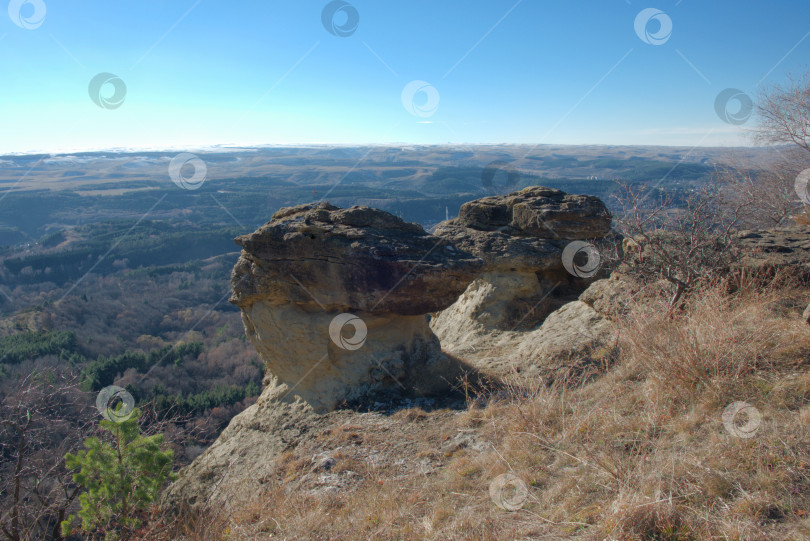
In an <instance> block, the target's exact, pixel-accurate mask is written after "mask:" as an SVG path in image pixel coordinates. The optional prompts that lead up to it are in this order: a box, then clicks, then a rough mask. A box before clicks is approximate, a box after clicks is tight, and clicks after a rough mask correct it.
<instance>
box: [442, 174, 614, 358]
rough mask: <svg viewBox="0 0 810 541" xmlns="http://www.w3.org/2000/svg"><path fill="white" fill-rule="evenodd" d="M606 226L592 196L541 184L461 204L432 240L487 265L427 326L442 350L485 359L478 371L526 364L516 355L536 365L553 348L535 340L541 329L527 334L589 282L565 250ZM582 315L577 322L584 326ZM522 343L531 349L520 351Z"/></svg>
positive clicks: (605, 212)
mask: <svg viewBox="0 0 810 541" xmlns="http://www.w3.org/2000/svg"><path fill="white" fill-rule="evenodd" d="M610 224H611V215H610V213H609V212H608V210H607V208H606V207H605V205H604V204H603V203H602V201H600V200H599V199H598V198H596V197H593V196H587V195H571V194H567V193H565V192H562V191H560V190H555V189H552V188H545V187H542V186H534V187H529V188H526V189H524V190H521V191H519V192H516V193H513V194H509V195H504V196H491V197H485V198H483V199H477V200H475V201H470V202H468V203H465V204H464V205H462V207H461V211H460V212H459V216H458V218H455V219H453V220H449V221H446V222H442V223H441V224H439V226H438V227H437V228H436V229H435V231H434V234H435V235H437V236H440V237H443V238H445V239H447V240H448V241H450V242H452V243H453V244H454V245H455V246H457V247H459V248H461V249H462V250H464V251H467V252H470V253H471V254H473V255H475V256H477V257H479V258H481V259H482V260H484V262H485V266H484V269H483V272H482V274H481V275H480V276H478V278H476V280H475V281H474V282H473V283H472V284H470V286H469V287H468V288H467V290H466V291H465V292H464V293H463V294H462V295H461V297H460V298H459V300H458V301H457V302H456V303H454V304H453V305H452V306H450V307H449V308H447V309H446V310H444V311H443V312H441V313H440V314H439V315H438V316H437V317H436V318H434V320H433V321H432V322H431V327H432V328H433V330H434V331H435V332H436V334H437V335H438V336H439V338H440V340H441V342H442V346H443V347H444V348H445V350H447V351H451V352H453V353H454V354H459V355H461V356H465V358H471V357H475V358H479V359H484V358H486V360H485V361H482V362H481V366H486V367H488V368H492V367H496V368H497V367H499V366H504V367H507V368H508V366H509V365H510V363H511V364H514V365H520V366H526V363H525V362H523V361H522V360H519V359H518V358H519V357H521V358H524V359H525V358H532V359H534V360H536V361H537V362H541V361H540V360H538V356H541V353H542V352H543V351H546V350H547V351H556V350H557V349H558V348H557V346H553V347H552V343H551V342H548V343H542V342H539V341H537V340H536V339H537V337H538V336H540V334H543V333H540V330H539V329H538V330H537V331H536V334H532V335H531V337H529V334H531V333H528V334H527V331H533V330H535V329H536V328H537V327H538V325H540V324H542V323H543V321H544V320H546V318H547V317H549V314H551V313H553V312H554V311H555V310H557V309H559V308H561V307H563V306H564V305H565V304H566V303H568V302H571V301H575V300H576V299H577V297H578V296H579V295H580V293H582V291H584V290H585V289H586V288H587V286H588V284H589V283H590V282H591V279H590V278H591V277H590V276H574V275H573V274H571V273H570V272H568V271H567V270H566V268H565V265H564V261H563V253H564V250H565V249H566V246H568V245H569V244H570V243H572V242H574V241H584V240H593V239H599V238H603V237H605V236H606V235H608V234H609V233H610ZM571 310H572V309H569V312H570V311H571ZM584 310H585V308H584V307H581V310H580V312H583V311H584ZM567 313H568V312H567ZM571 313H572V314H573V312H571ZM569 315H570V314H569ZM581 315H582V314H581V313H578V316H577V318H578V319H580V320H583V321H584V319H583V318H582V317H579V316H581ZM585 319H587V318H585ZM559 322H560V318H555V320H552V321H551V322H549V327H548V328H547V329H546V331H547V332H545V335H547V336H549V337H550V336H551V335H552V334H556V335H557V336H558V337H559V336H560V332H558V331H559V330H560V329H561V327H564V325H559ZM553 325H557V327H556V328H554V327H553ZM524 338H527V339H530V341H531V342H533V343H535V346H529V345H527V346H526V347H524V348H523V349H519V346H520V343H521V341H522V340H523V339H524ZM549 340H552V339H551V338H549ZM557 341H558V342H559V340H557ZM560 347H563V346H562V342H560ZM518 351H520V354H519V355H518V354H517V352H518ZM513 354H514V355H513ZM542 356H543V358H544V359H545V356H544V354H543V355H542Z"/></svg>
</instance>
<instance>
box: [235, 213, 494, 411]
mask: <svg viewBox="0 0 810 541" xmlns="http://www.w3.org/2000/svg"><path fill="white" fill-rule="evenodd" d="M236 242H237V244H239V245H240V246H241V247H242V255H241V257H240V258H239V261H238V262H237V264H236V266H235V268H234V270H233V275H232V280H231V281H232V284H233V297H232V298H231V302H232V303H234V304H235V305H237V306H238V307H239V308H240V309H241V310H242V320H243V322H244V325H245V331H246V333H247V336H248V338H249V339H250V341H251V342H252V343H253V345H254V347H255V348H256V350H257V351H258V352H259V355H260V356H261V358H262V359H263V360H264V362H265V365H266V368H267V377H266V378H265V384H266V385H267V386H268V387H270V388H271V390H270V391H266V392H268V393H271V394H274V395H275V396H277V397H279V398H280V397H284V396H286V397H288V398H293V397H299V398H301V399H302V400H304V401H305V402H306V403H308V404H309V405H311V406H312V407H313V408H314V409H315V410H316V411H328V410H331V409H333V408H335V407H336V406H337V405H339V404H342V403H352V402H354V401H357V400H361V399H363V398H364V397H368V396H371V395H374V394H377V393H384V392H390V391H397V392H404V393H407V394H416V395H420V394H431V393H437V392H441V391H445V390H447V389H449V387H450V386H451V385H452V384H453V383H455V381H454V380H455V378H457V376H458V375H459V374H458V372H457V369H458V366H457V365H455V364H454V362H453V361H452V360H450V359H448V358H447V357H445V356H444V355H442V353H441V349H440V347H439V341H438V339H437V338H436V336H435V335H434V334H433V332H432V331H431V330H430V328H429V327H428V323H427V319H426V317H425V314H427V313H430V312H435V311H438V310H442V309H444V308H446V307H447V306H449V305H451V304H452V303H453V302H455V300H456V299H457V298H458V296H459V295H460V294H461V292H462V291H464V289H465V288H466V287H467V286H468V285H469V283H470V282H471V281H472V280H473V279H474V278H475V276H476V275H477V274H478V273H479V271H480V269H481V267H482V265H483V263H482V262H481V261H480V260H479V259H477V258H476V257H474V256H472V255H470V254H468V253H466V252H464V251H462V250H459V249H457V248H455V247H454V246H453V245H452V244H451V243H450V242H449V241H448V240H446V239H442V238H439V237H434V236H432V235H429V234H427V233H426V232H425V231H424V230H423V229H422V227H421V226H419V225H417V224H412V223H407V222H404V221H402V220H401V219H399V218H397V217H396V216H393V215H392V214H389V213H387V212H384V211H381V210H377V209H371V208H368V207H352V208H349V209H341V208H337V207H334V206H331V205H329V204H327V203H321V204H318V205H302V206H298V207H292V208H285V209H281V210H280V211H278V212H277V213H276V214H275V215H274V216H273V218H272V220H271V221H270V222H268V223H267V224H265V225H264V226H262V227H261V228H259V229H258V230H257V231H255V232H254V233H251V234H250V235H245V236H242V237H238V238H237V239H236Z"/></svg>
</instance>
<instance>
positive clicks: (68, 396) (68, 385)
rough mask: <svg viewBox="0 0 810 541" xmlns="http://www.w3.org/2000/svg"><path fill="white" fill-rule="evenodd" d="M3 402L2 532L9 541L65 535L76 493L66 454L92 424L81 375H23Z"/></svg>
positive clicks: (51, 372) (0, 447) (0, 441)
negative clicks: (65, 522)
mask: <svg viewBox="0 0 810 541" xmlns="http://www.w3.org/2000/svg"><path fill="white" fill-rule="evenodd" d="M18 383H19V385H18V388H17V390H16V391H14V392H12V393H11V394H9V395H7V396H5V397H4V399H3V400H2V403H0V477H1V478H2V481H0V509H2V514H0V534H2V536H3V537H4V538H5V539H8V540H9V541H27V540H29V539H62V535H61V531H60V529H59V524H60V522H61V521H62V520H64V519H65V518H66V516H67V512H68V510H69V508H70V507H71V505H73V502H74V500H75V498H76V496H77V493H78V491H77V488H76V486H75V485H74V483H73V480H72V476H71V474H70V472H68V471H67V470H66V469H65V468H64V456H65V453H66V452H68V451H74V450H75V449H76V448H78V447H79V446H80V444H81V442H82V441H83V439H84V438H85V437H87V436H88V435H90V431H91V430H93V427H94V424H95V423H92V422H91V415H92V412H94V411H95V410H91V408H90V404H89V401H88V399H87V397H86V396H85V395H84V394H83V393H81V391H79V389H78V379H77V378H76V377H75V376H74V375H72V374H69V373H66V372H63V371H55V370H49V371H36V372H32V373H31V374H29V375H27V376H25V377H24V378H22V379H21V380H20V381H19V382H18Z"/></svg>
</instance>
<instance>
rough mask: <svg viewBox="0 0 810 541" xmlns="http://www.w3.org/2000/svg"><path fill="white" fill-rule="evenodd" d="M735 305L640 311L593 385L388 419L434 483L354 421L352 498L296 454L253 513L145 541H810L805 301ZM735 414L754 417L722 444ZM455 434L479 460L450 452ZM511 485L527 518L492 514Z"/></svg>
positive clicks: (518, 382) (748, 298) (773, 290)
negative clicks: (323, 486) (379, 454)
mask: <svg viewBox="0 0 810 541" xmlns="http://www.w3.org/2000/svg"><path fill="white" fill-rule="evenodd" d="M728 289H729V288H728V286H727V284H717V285H714V286H711V287H706V288H705V289H704V290H702V291H700V292H698V293H697V294H695V295H694V296H693V297H692V299H691V300H690V302H689V304H688V305H687V306H686V307H685V308H684V310H683V311H682V312H680V313H678V314H675V315H674V316H672V317H669V316H667V315H666V309H665V308H666V299H664V298H661V299H657V298H656V297H655V296H653V297H652V299H649V298H647V299H645V300H644V301H643V302H639V303H638V304H636V305H635V306H632V307H631V309H630V310H629V312H628V313H627V314H626V315H625V316H622V317H621V318H619V319H618V321H617V324H618V326H619V329H620V354H619V359H618V360H617V362H616V363H615V365H614V366H613V367H612V368H611V369H610V371H608V372H607V373H605V374H602V375H601V376H599V377H597V378H595V379H592V380H591V381H589V382H587V383H584V384H580V385H577V386H570V385H569V386H565V385H562V384H560V383H557V384H555V385H554V386H552V387H548V386H546V385H544V384H543V382H541V381H530V380H526V379H520V378H518V377H517V376H516V377H515V378H514V379H513V380H512V381H510V382H507V387H508V388H509V389H510V392H508V393H499V394H498V395H497V397H490V398H489V399H488V400H487V401H486V405H485V406H481V405H480V404H481V402H479V401H471V403H470V405H469V407H468V408H467V409H466V410H462V411H455V412H454V411H447V410H438V411H427V412H426V411H422V410H419V409H412V410H406V411H402V412H399V413H397V414H395V415H393V416H390V418H388V420H387V421H386V422H388V423H390V426H393V427H395V428H396V427H400V428H401V430H402V436H401V437H402V438H407V439H408V440H409V442H411V443H412V444H413V447H412V448H413V450H414V451H413V453H412V454H413V455H414V456H409V457H405V458H406V459H407V460H414V461H416V460H423V461H429V462H430V463H431V464H433V465H434V467H432V468H431V469H428V470H426V471H425V472H419V471H418V470H413V469H410V470H407V471H405V470H403V466H402V464H401V462H397V461H395V460H390V459H386V460H381V461H380V460H376V461H375V460H369V459H367V458H363V456H366V457H368V455H363V454H362V453H361V454H359V455H358V454H356V453H355V454H353V452H352V449H359V448H363V447H364V446H366V447H371V448H374V447H378V448H381V447H385V446H386V445H387V443H386V441H390V438H391V434H388V435H385V436H384V438H381V439H376V440H375V436H376V435H377V434H378V432H379V428H378V427H377V428H375V427H372V426H365V425H364V424H363V422H362V420H358V421H357V422H356V424H352V425H350V426H348V427H345V426H343V427H341V426H336V427H335V428H334V429H332V430H329V431H327V433H324V434H323V435H321V436H319V442H318V445H322V446H323V447H324V448H332V449H338V450H340V452H342V453H344V455H343V456H341V457H340V458H338V459H337V463H336V468H335V469H334V471H333V472H330V474H334V475H336V476H338V477H340V476H341V475H343V476H346V475H347V472H350V473H352V475H351V476H349V477H347V478H350V482H347V483H346V484H345V486H343V487H342V488H340V489H339V490H336V491H318V490H312V489H311V488H305V486H304V485H302V484H301V483H298V482H297V480H298V479H300V478H301V476H302V475H303V474H304V473H305V472H307V471H309V469H308V468H309V457H308V456H307V455H306V453H305V451H299V450H292V451H290V452H289V453H288V454H287V455H285V456H284V457H283V459H282V460H281V461H280V463H281V465H280V467H279V475H278V480H277V482H276V483H275V484H274V485H273V486H271V487H269V488H268V490H267V491H266V492H265V493H264V494H261V495H257V498H256V500H255V501H254V502H253V504H252V505H250V506H248V507H246V508H242V509H240V510H239V511H238V512H237V513H236V514H234V515H233V516H215V515H214V514H213V513H214V511H213V510H212V514H211V515H209V516H203V517H194V519H193V520H191V521H189V522H186V523H182V524H179V523H178V524H173V525H170V526H166V525H165V524H163V525H160V524H159V523H156V524H155V525H154V528H155V529H154V530H152V533H149V534H145V537H148V538H152V539H159V538H174V539H189V540H192V539H193V540H209V539H234V540H236V539H347V540H349V539H352V540H354V539H481V540H489V539H491V540H505V539H528V538H544V539H569V538H570V539H583V540H586V539H587V540H602V539H626V540H688V539H730V540H757V541H759V540H768V539H785V540H798V539H810V328H808V326H807V325H806V324H805V323H804V322H803V321H802V320H801V318H800V317H799V315H800V311H799V310H797V308H796V307H797V306H800V305H802V303H806V302H807V298H806V297H807V293H806V291H803V290H801V289H798V288H796V287H793V286H790V285H786V284H777V285H773V284H772V285H766V286H762V285H761V284H757V285H756V286H755V285H754V284H753V283H751V284H744V286H743V287H741V288H739V289H738V290H737V292H736V293H729V292H728ZM735 402H745V403H747V404H749V405H750V406H753V408H755V409H752V408H748V409H743V411H742V413H740V415H738V416H737V418H736V419H734V420H732V421H736V422H727V423H726V424H728V425H729V426H728V427H726V426H725V424H724V420H723V417H722V415H723V411H724V410H725V409H726V408H727V407H728V406H729V405H730V404H733V403H735ZM746 415H747V416H746ZM457 433H461V434H474V435H475V438H474V441H475V442H477V444H475V445H472V444H470V445H450V446H448V445H447V442H448V441H450V442H452V441H455V440H452V439H451V436H452V435H453V434H457ZM735 434H736V435H735ZM740 435H742V436H750V437H741V436H740ZM358 438H359V440H360V441H361V443H360V444H358V445H355V444H354V443H352V440H353V439H358ZM385 438H388V440H386V439H385ZM471 441H473V440H471ZM384 450H385V449H383V451H384ZM394 456H396V453H394ZM507 473H508V474H511V475H512V476H514V477H509V478H501V479H514V478H517V481H513V482H511V483H507V484H506V485H505V486H504V488H503V490H502V491H501V492H498V493H497V494H499V495H500V497H501V498H502V499H503V500H504V501H506V502H507V504H509V505H512V507H514V508H516V510H514V511H510V510H505V509H502V508H500V507H498V506H496V505H495V503H493V502H494V500H493V499H492V498H491V497H490V489H491V486H492V483H493V481H495V480H496V479H497V478H498V476H500V475H502V474H507ZM520 485H522V487H521V486H520ZM521 489H522V490H524V492H521ZM496 492H497V491H496ZM497 494H496V495H497ZM159 531H164V532H168V533H163V534H160V533H156V532H159Z"/></svg>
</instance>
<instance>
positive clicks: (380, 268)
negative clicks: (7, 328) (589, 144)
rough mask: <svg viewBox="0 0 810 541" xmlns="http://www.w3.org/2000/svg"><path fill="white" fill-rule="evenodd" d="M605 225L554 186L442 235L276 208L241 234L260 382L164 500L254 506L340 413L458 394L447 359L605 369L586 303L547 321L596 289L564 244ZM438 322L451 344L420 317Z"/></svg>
mask: <svg viewBox="0 0 810 541" xmlns="http://www.w3.org/2000/svg"><path fill="white" fill-rule="evenodd" d="M609 227H610V215H609V214H608V213H607V211H606V209H605V207H604V205H603V204H602V203H601V202H600V201H599V200H598V199H596V198H593V197H586V196H571V195H567V194H565V193H563V192H560V191H557V190H551V189H549V188H527V189H526V190H523V191H521V192H518V193H516V194H512V195H509V196H503V197H488V198H484V199H481V200H478V201H473V202H470V203H467V204H465V205H464V206H463V207H462V211H461V214H460V216H459V218H457V219H455V220H450V221H449V222H445V223H444V224H442V225H441V227H439V229H438V230H437V232H436V235H435V236H434V235H429V234H427V233H426V232H425V231H424V230H423V229H422V228H421V227H420V226H418V225H415V224H409V223H406V222H403V221H402V220H400V219H399V218H397V217H395V216H392V215H391V214H388V213H386V212H383V211H380V210H374V209H370V208H365V207H352V208H350V209H340V208H337V207H334V206H331V205H328V204H318V205H303V206H298V207H292V208H287V209H282V210H280V211H279V212H277V213H276V214H275V215H274V216H273V218H272V220H271V221H270V222H268V223H267V224H265V225H264V226H262V227H261V228H259V229H258V230H257V231H256V232H254V233H252V234H250V235H245V236H242V237H239V238H238V239H236V241H237V243H238V244H239V245H240V246H241V247H242V254H241V257H240V258H239V261H238V262H237V264H236V266H235V267H234V270H233V274H232V284H233V297H232V298H231V302H233V303H234V304H235V305H237V306H238V307H239V308H240V309H241V311H242V319H243V322H244V325H245V331H246V334H247V336H248V337H249V339H250V340H251V342H252V344H253V345H254V346H255V348H256V350H257V351H258V352H259V354H260V355H261V357H262V359H263V360H264V362H265V364H266V369H267V375H266V377H265V382H264V383H265V388H264V390H263V392H262V395H261V396H260V397H259V399H258V401H257V403H256V404H254V405H253V406H250V407H249V408H247V409H246V410H245V411H243V412H242V413H240V414H239V415H237V416H236V417H234V418H233V419H232V420H231V423H230V424H229V425H228V427H227V428H226V429H225V431H224V432H223V433H222V434H221V436H220V437H219V438H218V439H217V441H216V442H215V443H214V444H213V445H212V446H211V447H210V448H208V449H207V450H206V451H205V452H204V453H203V454H202V455H200V456H199V457H198V458H197V459H196V460H195V461H194V462H193V463H192V464H191V465H189V466H188V467H186V468H185V469H184V470H183V471H182V473H181V475H180V478H179V479H178V480H177V481H176V482H174V483H173V484H172V485H171V486H170V487H169V488H168V490H167V491H166V492H165V493H164V496H163V499H162V502H161V505H162V506H163V508H164V509H168V510H174V511H178V510H181V509H183V508H184V507H197V506H203V505H217V506H220V505H221V506H224V507H225V508H227V507H228V506H238V505H239V504H240V502H241V501H243V500H249V499H250V498H252V497H255V494H256V493H258V492H260V491H261V489H262V485H263V483H266V482H270V481H271V480H273V479H276V477H277V475H278V471H277V460H276V459H277V458H278V456H279V455H280V454H281V453H282V452H284V451H285V450H286V449H288V448H290V447H292V446H296V445H299V444H300V442H301V441H303V440H305V439H306V438H311V437H314V436H312V434H314V433H316V432H317V431H318V430H319V427H320V426H322V424H323V423H324V419H326V418H328V417H330V416H334V415H338V414H340V411H331V412H330V410H333V409H334V408H336V407H338V406H340V405H342V404H349V405H351V404H352V403H353V402H358V401H362V400H366V401H367V400H369V399H370V398H374V397H376V396H379V395H380V394H382V395H387V396H391V395H392V393H395V394H400V395H426V394H437V393H443V392H446V391H448V390H449V389H450V388H451V386H452V385H453V384H454V383H455V382H456V381H457V378H458V377H459V376H460V375H462V373H463V372H464V371H468V370H469V366H467V365H464V364H462V362H460V361H459V360H458V359H457V358H456V357H454V356H450V355H447V354H445V352H446V351H450V352H452V353H456V352H459V353H463V354H465V355H466V354H468V353H470V351H469V349H470V347H472V348H473V349H474V348H475V346H476V345H478V346H479V347H482V348H483V349H484V351H483V354H479V353H481V351H479V352H478V353H474V354H471V355H466V358H465V359H462V361H464V360H467V359H469V360H470V361H471V362H473V363H476V366H477V367H479V368H485V369H487V370H488V371H489V369H494V371H495V372H497V370H498V369H499V368H505V369H506V368H507V367H508V368H515V367H516V366H523V367H524V368H525V369H526V371H527V372H531V371H532V370H535V369H537V370H540V371H541V372H542V373H543V374H545V373H549V372H554V373H555V374H556V373H558V372H560V371H561V370H562V371H565V370H569V368H570V366H580V365H581V364H582V362H581V359H587V360H588V362H591V361H593V362H598V360H597V359H595V357H597V356H598V355H604V351H608V350H609V349H610V347H611V339H612V336H613V335H612V334H611V332H614V331H613V329H612V327H611V325H609V324H608V322H607V320H606V318H604V317H603V316H602V315H601V314H599V313H598V312H597V311H596V310H595V309H594V308H593V307H592V306H591V305H589V304H587V303H585V302H576V303H572V304H571V305H569V307H565V308H563V309H562V310H559V311H557V312H555V313H554V314H552V315H551V316H549V317H548V318H545V314H548V313H550V312H552V311H553V310H554V309H555V308H557V307H559V306H561V305H562V304H564V302H566V301H568V300H575V299H576V297H577V296H578V295H579V293H580V292H581V291H582V290H583V289H584V288H585V287H586V285H587V283H588V280H585V279H583V278H581V277H575V276H573V275H572V274H570V273H568V272H567V271H566V270H565V266H564V265H563V262H562V255H563V250H564V249H565V247H566V246H567V245H568V244H569V242H570V241H572V240H579V239H587V238H595V237H597V238H598V237H602V236H604V235H605V234H606V233H607V232H608V230H609ZM436 312H439V315H438V317H434V318H433V321H432V323H433V325H434V328H435V329H436V330H437V332H438V333H439V335H440V336H441V337H442V339H443V340H446V341H447V343H446V344H444V343H442V347H441V348H440V345H439V339H438V338H437V336H436V335H435V334H434V333H433V331H432V330H431V327H430V326H429V325H428V319H427V317H426V316H425V314H428V313H432V314H435V313H436ZM541 313H542V317H543V318H545V322H544V323H543V324H542V325H541V326H538V321H540V320H541V318H540V317H538V315H537V314H541ZM510 328H512V329H515V328H517V329H518V330H517V331H515V330H510ZM501 329H506V330H501ZM521 329H522V330H521ZM345 331H348V332H345ZM484 345H485V347H484ZM599 348H602V349H599ZM442 349H444V350H445V352H443V351H442ZM568 350H572V351H573V352H574V355H577V356H579V357H578V358H577V359H573V357H572V355H569V354H568ZM597 351H601V352H602V353H598V354H597ZM563 353H565V355H563ZM549 355H556V356H557V360H556V364H553V363H549V362H547V358H548V356H549ZM459 356H460V357H462V355H459ZM580 358H581V359H580ZM499 363H500V364H499ZM577 363H579V364H577ZM568 365H570V366H568ZM327 412H329V413H327ZM324 413H326V414H325V415H324Z"/></svg>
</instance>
